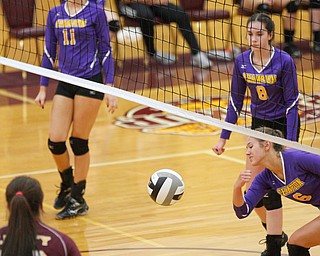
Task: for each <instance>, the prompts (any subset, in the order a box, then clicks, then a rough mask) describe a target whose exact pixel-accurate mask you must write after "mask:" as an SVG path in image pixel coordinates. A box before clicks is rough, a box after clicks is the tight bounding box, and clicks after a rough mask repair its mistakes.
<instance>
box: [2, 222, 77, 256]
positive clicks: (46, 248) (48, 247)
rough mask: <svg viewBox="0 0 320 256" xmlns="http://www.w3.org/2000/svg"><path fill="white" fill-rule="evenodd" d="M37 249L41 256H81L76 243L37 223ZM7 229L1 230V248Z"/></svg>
mask: <svg viewBox="0 0 320 256" xmlns="http://www.w3.org/2000/svg"><path fill="white" fill-rule="evenodd" d="M36 232H37V247H38V250H39V251H40V252H41V253H40V255H48V256H50V255H54V256H80V255H81V254H80V252H79V249H78V247H77V246H76V244H75V243H74V241H73V240H72V239H71V238H70V237H69V236H67V235H65V234H63V233H61V232H59V231H57V230H55V229H53V228H51V227H48V226H47V225H45V224H43V223H39V222H38V223H37V225H36ZM6 233H7V227H2V228H0V248H1V245H2V244H3V240H4V239H5V235H6ZM0 255H1V251H0Z"/></svg>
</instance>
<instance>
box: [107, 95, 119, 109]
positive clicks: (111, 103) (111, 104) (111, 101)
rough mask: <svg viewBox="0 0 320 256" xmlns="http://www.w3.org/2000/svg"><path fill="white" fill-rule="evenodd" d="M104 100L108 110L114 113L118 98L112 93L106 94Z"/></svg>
mask: <svg viewBox="0 0 320 256" xmlns="http://www.w3.org/2000/svg"><path fill="white" fill-rule="evenodd" d="M105 101H106V105H107V108H108V109H109V112H110V113H114V111H116V109H117V108H118V98H117V97H115V96H113V95H109V94H106V95H105Z"/></svg>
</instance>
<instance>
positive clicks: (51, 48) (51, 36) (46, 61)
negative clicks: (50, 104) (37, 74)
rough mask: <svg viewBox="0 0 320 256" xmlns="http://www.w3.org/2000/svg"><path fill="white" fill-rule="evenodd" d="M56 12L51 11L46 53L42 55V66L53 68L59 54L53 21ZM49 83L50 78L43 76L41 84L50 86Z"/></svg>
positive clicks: (48, 22)
mask: <svg viewBox="0 0 320 256" xmlns="http://www.w3.org/2000/svg"><path fill="white" fill-rule="evenodd" d="M54 14H55V12H53V11H52V10H51V11H50V12H49V14H48V17H47V25H46V32H45V45H44V54H43V57H42V64H41V66H42V67H43V68H47V69H53V65H54V62H55V59H56V54H57V38H56V35H55V24H54V22H53V17H54ZM48 84H49V78H47V77H44V76H41V78H40V85H42V86H48Z"/></svg>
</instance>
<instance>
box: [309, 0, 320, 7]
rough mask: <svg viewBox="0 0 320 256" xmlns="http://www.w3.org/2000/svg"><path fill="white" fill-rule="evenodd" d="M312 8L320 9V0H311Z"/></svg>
mask: <svg viewBox="0 0 320 256" xmlns="http://www.w3.org/2000/svg"><path fill="white" fill-rule="evenodd" d="M310 8H312V9H320V0H310Z"/></svg>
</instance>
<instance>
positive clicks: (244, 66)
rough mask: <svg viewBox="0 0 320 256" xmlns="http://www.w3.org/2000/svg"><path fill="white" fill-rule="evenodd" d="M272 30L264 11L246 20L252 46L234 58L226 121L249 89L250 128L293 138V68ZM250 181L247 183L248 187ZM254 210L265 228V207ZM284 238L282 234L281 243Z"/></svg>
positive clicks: (219, 148)
mask: <svg viewBox="0 0 320 256" xmlns="http://www.w3.org/2000/svg"><path fill="white" fill-rule="evenodd" d="M274 29H275V26H274V22H273V21H272V20H271V18H270V17H269V16H268V15H266V14H263V13H257V14H254V15H253V16H251V17H250V18H249V19H248V22H247V39H248V42H249V45H250V47H251V49H250V50H248V51H246V52H244V53H242V54H241V55H239V56H238V57H237V58H236V60H235V64H234V69H233V75H232V84H231V100H230V103H229V106H228V111H227V116H226V122H229V123H233V124H235V123H236V122H237V120H238V116H239V115H240V112H241V109H242V106H243V101H244V97H245V94H246V90H247V88H248V89H249V91H250V94H251V105H250V107H251V114H252V124H251V128H252V129H255V128H257V127H261V126H268V127H271V128H274V129H278V130H281V131H282V132H283V134H285V137H286V138H287V139H289V140H293V141H295V140H298V136H299V128H300V119H299V116H298V99H299V91H298V83H297V75H296V67H295V63H294V62H293V59H292V58H291V57H290V56H289V54H287V53H286V52H284V51H281V50H279V49H277V48H275V47H273V46H272V44H271V42H272V40H273V37H274ZM230 134H231V132H230V131H227V130H222V133H221V135H220V140H219V141H218V143H217V144H216V145H214V146H213V148H212V149H213V151H214V152H215V153H216V154H218V155H220V154H222V153H223V152H224V150H225V148H224V147H225V144H226V141H227V140H228V139H229V138H230ZM246 169H250V170H252V172H253V177H254V176H255V175H257V174H258V173H259V172H261V171H262V170H263V166H254V167H253V166H251V165H250V162H249V161H248V159H247V161H246ZM250 184H251V183H250V182H248V183H247V184H246V185H247V189H248V188H249V187H250ZM255 211H256V213H257V214H258V216H259V217H260V219H261V221H262V225H263V226H264V227H265V228H266V210H265V208H264V207H263V203H262V202H259V203H258V204H257V205H256V208H255ZM286 239H287V237H286V235H285V234H283V245H285V242H286ZM263 255H264V254H263V253H262V256H263Z"/></svg>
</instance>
